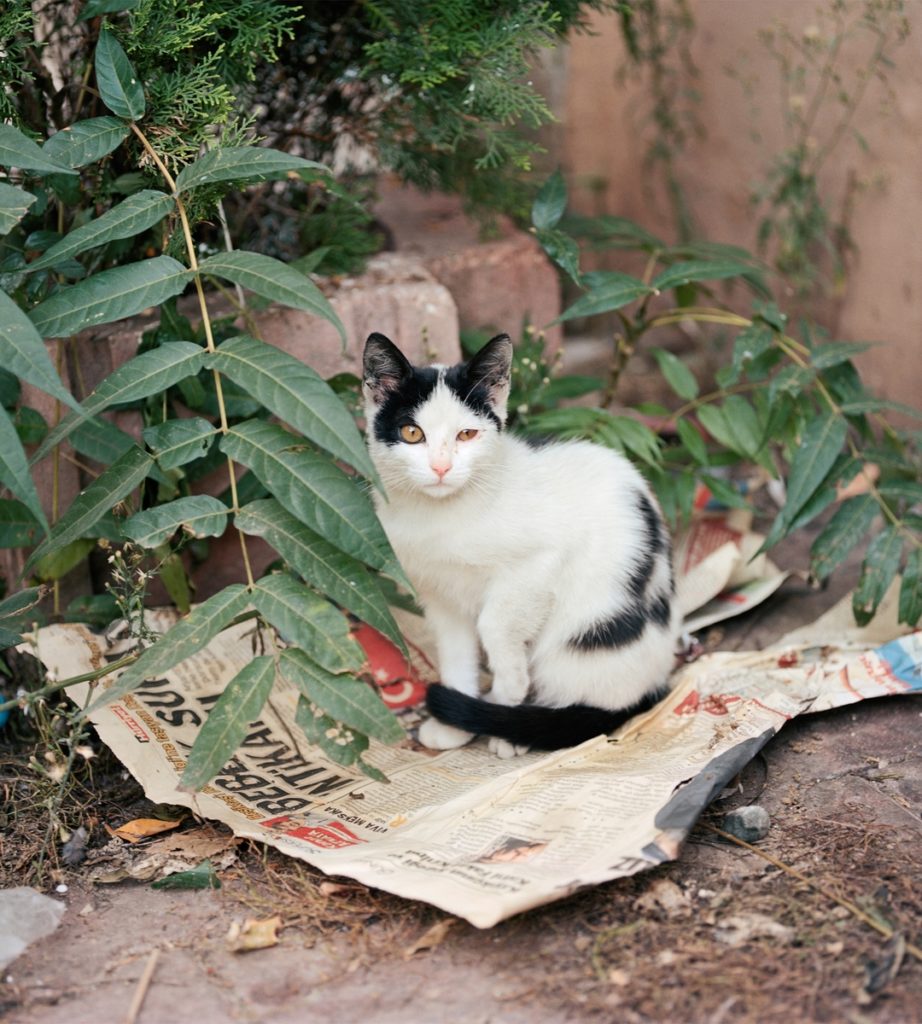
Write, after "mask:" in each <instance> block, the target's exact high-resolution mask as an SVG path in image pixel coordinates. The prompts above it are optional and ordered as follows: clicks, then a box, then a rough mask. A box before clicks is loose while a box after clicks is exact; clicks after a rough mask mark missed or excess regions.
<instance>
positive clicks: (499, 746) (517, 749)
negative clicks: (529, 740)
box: [487, 736, 531, 758]
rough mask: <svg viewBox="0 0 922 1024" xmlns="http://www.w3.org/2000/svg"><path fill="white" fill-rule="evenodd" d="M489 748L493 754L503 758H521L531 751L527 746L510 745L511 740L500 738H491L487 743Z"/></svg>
mask: <svg viewBox="0 0 922 1024" xmlns="http://www.w3.org/2000/svg"><path fill="white" fill-rule="evenodd" d="M487 746H488V747H489V748H490V752H491V753H493V754H496V756H497V757H502V758H510V757H521V756H522V754H527V753H528V751H529V750H530V749H531V748H530V747H529V746H527V745H526V744H522V743H510V742H509V740H503V739H500V738H499V736H491V737H490V738H489V739H488V741H487Z"/></svg>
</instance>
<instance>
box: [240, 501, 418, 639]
mask: <svg viewBox="0 0 922 1024" xmlns="http://www.w3.org/2000/svg"><path fill="white" fill-rule="evenodd" d="M234 525H235V526H236V527H237V529H238V530H240V531H241V532H242V533H246V534H248V535H249V536H253V537H262V538H263V539H264V540H265V541H267V542H268V543H269V544H271V545H272V547H274V548H275V550H276V551H278V553H279V554H280V555H281V556H282V558H284V559H285V561H286V562H287V563H288V564H289V565H290V566H291V568H292V569H294V571H295V572H296V573H298V575H299V576H301V577H303V578H304V579H305V580H306V581H307V582H308V583H309V584H310V585H311V586H312V587H315V588H316V589H317V590H320V591H321V592H322V593H324V594H328V595H329V596H330V597H332V598H333V600H334V601H336V602H337V603H338V604H340V605H342V606H343V607H344V608H348V609H349V611H351V612H353V613H354V614H355V615H356V616H357V617H358V618H359V619H361V620H362V621H363V622H367V623H368V625H369V626H372V627H373V628H374V629H377V630H378V632H380V633H383V634H384V635H385V636H386V637H388V638H389V639H391V640H393V642H394V643H395V644H397V645H398V647H400V648H404V641H403V637H402V636H401V635H400V630H399V629H398V628H397V623H396V622H395V621H394V618H393V616H392V615H391V612H390V609H389V608H388V606H387V601H385V599H384V597H383V595H382V593H381V591H380V589H379V588H378V585H377V583H376V582H375V580H374V579H373V577H371V576H370V575H369V573H368V572H367V570H366V569H365V568H364V566H362V565H361V564H360V563H359V562H357V561H355V559H353V558H351V557H350V556H349V555H345V554H343V553H342V552H341V551H339V550H337V549H336V548H335V547H333V545H332V544H329V543H328V542H327V541H325V540H324V539H323V538H322V537H320V536H318V535H317V534H316V533H314V532H313V530H309V529H308V528H307V527H306V526H304V524H303V523H301V522H299V521H298V520H297V519H296V518H295V517H294V516H293V515H291V513H290V512H287V511H286V510H285V509H284V508H282V506H281V505H280V504H279V503H278V502H277V501H276V500H275V499H274V498H263V499H260V500H259V501H253V502H251V503H250V504H249V505H247V506H245V507H244V508H242V509H241V510H240V511H239V512H238V513H237V515H236V517H235V520H234Z"/></svg>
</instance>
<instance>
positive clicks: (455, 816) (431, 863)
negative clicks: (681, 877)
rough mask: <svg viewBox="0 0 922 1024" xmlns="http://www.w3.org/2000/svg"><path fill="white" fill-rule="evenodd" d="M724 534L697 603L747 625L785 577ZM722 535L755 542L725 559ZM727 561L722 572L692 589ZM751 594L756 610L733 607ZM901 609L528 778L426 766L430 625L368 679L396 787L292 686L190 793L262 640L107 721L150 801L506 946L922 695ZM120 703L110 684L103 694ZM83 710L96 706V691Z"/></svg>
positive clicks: (480, 743)
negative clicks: (814, 743)
mask: <svg viewBox="0 0 922 1024" xmlns="http://www.w3.org/2000/svg"><path fill="white" fill-rule="evenodd" d="M718 519H719V520H720V521H718V520H714V521H710V522H709V523H708V524H707V525H706V526H705V527H702V528H701V532H700V533H699V536H698V537H697V539H694V538H693V543H691V544H689V545H688V546H687V548H686V549H685V552H686V553H682V549H681V548H680V556H679V557H680V558H683V559H685V561H684V562H680V563H679V566H680V568H682V569H683V579H684V582H683V584H680V589H681V587H682V586H684V587H685V590H684V591H683V593H684V594H685V595H686V600H688V601H689V602H691V601H692V600H695V601H697V603H698V605H699V606H700V605H704V606H707V605H708V604H709V603H712V602H713V601H714V599H715V598H718V597H720V598H722V600H723V602H724V604H725V605H726V606H727V607H726V608H724V609H723V612H724V613H726V614H731V613H732V612H733V610H734V609H737V610H739V608H740V606H741V605H745V606H747V607H751V604H752V601H753V600H754V599H753V598H752V596H751V591H752V584H753V582H754V581H760V580H761V581H765V580H772V581H774V578H775V577H777V576H778V575H781V574H779V573H778V572H777V570H775V569H774V567H771V566H770V565H765V564H763V565H762V566H760V567H757V572H756V573H755V574H754V575H753V572H752V566H747V567H746V568H747V570H748V578H742V579H734V577H733V574H734V572H735V571H736V570H738V569H739V568H740V565H741V563H744V562H745V559H746V558H748V555H745V554H741V553H742V552H751V551H754V550H755V549H756V548H757V547H758V543H759V541H753V539H752V537H751V535H750V534H749V533H748V530H747V529H746V525H747V524H745V523H737V524H736V527H734V526H732V525H730V524H729V523H728V521H727V519H728V517H727V516H726V514H724V515H723V517H718ZM737 527H739V528H737ZM721 531H724V533H725V534H726V533H727V532H728V531H729V532H730V533H736V534H738V536H737V537H729V536H724V537H723V539H721V537H720V536H719V535H720V533H721ZM728 545H729V547H731V548H733V550H734V551H735V552H736V558H735V559H733V558H731V557H730V552H729V551H728V550H727V546H728ZM753 545H754V546H753ZM687 552H691V554H688V553H687ZM718 556H719V557H718ZM709 560H710V562H711V569H710V570H709V571H707V572H699V573H698V578H697V581H695V580H694V579H692V580H691V581H689V579H688V577H689V575H691V574H693V573H694V571H695V570H696V569H698V568H700V566H702V565H705V564H706V563H708V561H709ZM718 562H719V566H718V567H717V569H714V566H715V565H716V564H717V563H718ZM744 576H745V574H744ZM718 577H720V578H718ZM779 582H780V581H779ZM776 585H777V584H776ZM740 586H741V587H743V588H744V590H745V588H746V587H749V588H750V593H749V594H745V593H744V596H743V599H742V601H740V602H734V601H732V600H728V599H727V595H728V593H732V592H733V590H734V589H735V588H736V587H740ZM688 595H691V596H688ZM895 603H896V602H895V596H894V595H891V598H890V599H889V600H885V602H884V604H883V605H882V606H881V611H880V613H879V614H878V616H877V618H876V619H875V620H874V621H873V622H872V623H871V625H870V626H868V627H866V628H864V629H860V630H859V629H857V628H856V627H855V626H854V624H853V623H852V622H851V613H850V608H849V607H847V606H846V604H845V603H844V602H843V604H842V605H841V606H837V607H836V609H834V610H833V612H832V613H828V614H827V615H826V616H824V617H823V619H821V620H819V622H818V623H817V624H816V629H815V630H813V631H812V632H811V630H810V628H809V627H807V628H804V629H801V630H799V631H798V632H797V633H796V634H791V635H789V636H788V637H787V638H785V639H784V640H783V641H781V642H780V643H778V644H776V645H774V646H773V647H772V648H770V649H766V650H763V651H752V652H718V653H714V654H709V655H706V656H705V657H702V658H700V659H699V660H698V661H696V662H694V663H692V664H688V665H686V666H684V667H682V668H680V669H679V670H678V671H677V673H676V676H675V680H674V688H673V690H672V691H671V693H670V694H669V696H668V697H667V698H665V699H664V700H663V701H662V702H661V703H660V704H659V705H657V706H656V707H655V708H653V709H652V710H651V711H649V712H647V713H646V714H644V715H642V716H638V717H637V718H635V719H633V720H632V721H630V722H629V723H627V725H626V726H624V727H623V728H622V729H621V730H619V731H618V732H616V733H614V734H613V735H611V736H599V737H597V738H595V739H592V740H590V741H588V742H586V743H584V744H582V745H581V746H578V747H575V748H572V749H568V750H561V751H557V752H554V753H552V754H548V753H543V752H534V753H529V754H526V755H524V756H521V757H518V758H515V759H512V760H503V759H500V758H498V757H496V756H495V755H493V754H492V753H490V751H489V750H488V749H487V745H486V742H485V741H484V740H477V741H475V742H473V743H472V744H470V745H469V746H466V747H462V748H460V749H456V750H451V751H444V752H442V751H432V750H428V749H426V748H425V747H423V746H421V745H420V744H419V743H418V742H417V741H416V738H415V737H416V732H417V729H418V726H419V724H420V722H421V721H422V716H423V714H424V713H425V712H424V711H423V707H424V697H425V685H426V683H427V682H428V681H430V680H431V679H433V678H435V675H434V671H433V669H432V664H431V662H430V660H429V658H428V657H427V654H426V637H425V633H424V631H423V630H422V628H421V627H422V621H421V620H419V619H417V618H416V617H415V616H410V615H405V616H404V617H403V619H402V620H401V623H402V625H403V626H405V630H406V633H407V636H408V640H409V642H410V645H411V650H412V652H413V653H412V657H411V659H410V662H405V661H404V659H403V657H402V655H400V653H399V652H398V651H397V650H396V648H393V647H391V646H390V644H389V642H388V641H386V640H384V638H382V637H380V636H378V635H377V634H375V633H374V632H373V631H372V630H369V629H368V627H361V628H360V629H359V630H358V631H357V638H358V639H359V640H360V642H361V643H362V644H363V647H364V648H365V651H366V654H367V655H368V661H369V679H370V681H371V682H372V683H373V684H374V685H377V686H378V687H379V689H380V693H381V696H382V699H383V700H384V701H385V703H387V704H388V705H389V706H390V707H391V708H392V709H393V710H394V711H395V712H396V714H397V715H398V718H399V720H400V721H401V723H402V725H403V726H404V728H405V732H406V738H405V740H404V741H403V742H401V743H400V744H398V745H396V746H386V745H382V744H380V743H376V742H374V741H372V744H371V747H370V749H369V751H368V752H367V753H366V755H365V758H366V760H367V761H368V763H369V764H371V765H372V766H373V767H375V768H377V769H379V770H380V771H381V772H383V773H384V775H385V776H386V777H387V779H388V781H387V782H380V781H374V780H372V779H369V778H368V777H367V776H366V775H364V774H362V773H361V771H360V770H359V769H355V770H353V769H352V768H343V767H341V766H339V765H337V764H335V763H333V762H331V761H330V760H328V759H327V758H325V757H324V756H323V754H322V753H321V752H320V751H319V750H318V749H317V748H316V747H314V746H312V745H311V744H310V743H309V742H308V741H307V740H306V739H305V737H304V735H303V733H302V732H301V730H300V729H299V728H298V727H297V726H296V724H295V709H296V705H297V697H298V692H297V691H296V689H295V688H294V687H293V686H291V685H289V684H287V683H286V682H285V681H284V680H282V679H279V680H278V681H277V683H276V686H275V689H274V690H273V693H272V696H271V697H270V700H269V703H268V704H267V705H266V707H265V709H264V711H263V713H262V714H261V716H260V718H259V720H258V721H255V722H253V723H252V724H251V726H250V728H249V731H248V733H247V735H246V737H245V739H244V741H243V743H242V745H241V746H240V748H239V750H238V751H237V753H236V755H235V756H234V757H233V758H232V759H231V760H230V761H229V762H228V763H227V764H226V765H225V766H224V767H223V769H222V770H221V772H220V773H219V774H218V775H217V776H216V777H215V778H214V779H213V780H212V781H211V782H210V783H209V784H208V785H207V786H205V787H204V789H203V790H202V791H201V792H198V793H194V794H190V793H187V792H183V791H181V790H180V789H179V788H178V786H179V781H180V776H181V774H182V771H183V768H184V767H185V762H186V757H187V755H188V751H189V750H190V749H191V747H192V744H193V743H194V741H195V738H196V736H197V735H198V730H199V729H200V727H201V725H202V722H203V721H204V720H205V718H206V716H207V713H208V710H209V708H210V707H211V706H212V705H213V704H214V702H215V701H216V699H217V698H218V696H219V695H220V693H221V692H222V690H223V688H224V686H225V685H226V684H227V683H228V682H229V681H230V680H231V679H232V678H233V676H234V675H235V674H236V673H237V672H238V671H239V670H240V668H242V667H243V666H244V665H245V664H247V663H248V662H249V661H250V660H251V659H252V657H253V653H254V652H253V632H254V627H253V624H252V623H251V622H244V623H241V624H239V625H237V626H235V627H233V628H231V629H229V630H226V631H224V632H223V633H222V634H220V635H219V636H218V637H216V638H215V639H214V640H213V641H212V642H211V643H210V644H209V645H208V646H207V647H206V648H204V649H203V650H202V651H201V652H200V653H199V654H197V655H195V656H194V657H192V658H189V659H188V660H186V661H185V662H183V663H182V664H180V665H179V666H178V667H177V668H176V669H173V670H171V671H170V672H168V673H166V674H165V675H164V677H163V678H157V679H150V680H147V681H146V682H145V683H144V684H143V685H142V686H141V687H139V688H138V689H136V690H135V691H134V692H132V693H131V694H129V695H127V696H125V697H123V698H122V699H120V700H116V701H113V702H112V703H111V704H109V705H108V706H106V707H104V708H101V709H100V710H99V711H98V712H95V713H94V714H93V715H92V716H91V719H92V721H93V723H94V725H95V726H96V728H97V730H98V732H99V734H100V736H101V738H102V740H103V741H104V742H105V743H106V744H107V745H108V746H110V747H111V749H112V750H113V751H114V752H115V754H116V755H117V756H118V757H119V759H120V760H121V761H122V762H123V763H124V765H125V767H126V768H127V769H128V770H129V771H130V772H131V773H132V774H133V775H134V776H135V778H137V779H138V781H139V782H140V783H141V785H142V786H143V788H144V791H145V793H146V795H147V796H148V797H149V798H150V799H151V800H153V801H155V802H163V803H171V804H182V805H185V806H188V807H190V808H191V809H192V810H193V811H194V812H195V813H196V814H197V815H200V816H201V817H203V818H207V819H212V820H216V821H221V822H223V823H224V824H226V825H228V826H229V827H230V828H231V829H232V830H233V832H234V833H235V834H236V835H237V836H240V837H248V838H252V839H256V840H259V841H261V842H265V843H268V844H270V845H272V846H274V847H276V848H277V849H279V850H280V851H282V852H284V853H285V854H288V855H290V856H292V857H296V858H299V859H301V860H304V861H306V862H308V863H310V864H312V865H314V866H316V867H318V868H320V869H321V870H323V871H325V872H327V873H329V874H331V875H339V876H347V877H349V878H353V879H356V880H358V881H360V882H363V883H365V884H367V885H370V886H375V887H377V888H380V889H383V890H386V891H388V892H391V893H395V894H397V895H400V896H404V897H408V898H411V899H416V900H423V901H427V902H429V903H431V904H433V905H435V906H437V907H440V908H442V909H443V910H445V911H448V912H450V913H452V914H456V915H457V916H459V917H462V918H464V919H466V920H467V921H469V922H471V923H472V924H473V925H475V926H477V927H480V928H487V927H490V926H492V925H494V924H496V923H497V922H498V921H501V920H503V919H505V918H507V917H510V916H512V915H514V914H516V913H519V912H521V911H524V910H526V909H529V908H531V907H536V906H539V905H541V904H545V903H548V902H551V901H553V900H556V899H559V898H561V897H563V896H566V895H568V894H569V893H572V892H574V891H576V890H577V889H580V888H582V887H585V886H591V885H596V884H599V883H601V882H605V881H608V880H610V879H614V878H618V877H623V876H627V875H631V874H634V873H636V872H638V871H642V870H644V869H645V868H649V867H653V866H655V865H657V864H659V863H662V862H663V861H666V860H671V859H675V858H676V857H677V856H678V855H679V851H680V848H681V846H682V843H683V841H684V839H685V837H686V836H687V834H688V832H689V831H690V829H691V828H692V826H693V824H694V822H695V821H696V819H697V817H698V816H699V814H700V813H701V811H702V810H703V809H704V808H705V807H706V806H707V804H708V803H709V802H710V800H711V799H712V798H713V797H714V796H716V795H717V794H719V793H720V792H721V790H722V789H723V788H724V786H725V785H726V784H727V783H728V782H729V780H730V779H732V778H733V776H734V775H736V773H737V772H738V771H739V770H740V769H741V768H742V767H743V766H744V765H745V764H746V763H747V762H748V761H749V760H750V759H751V758H752V757H753V756H754V755H755V754H756V753H757V751H758V750H759V749H760V748H761V747H762V746H764V744H765V743H767V742H768V740H769V739H770V738H771V737H772V736H774V735H775V734H776V733H777V732H778V730H779V729H781V728H782V727H783V726H784V724H785V723H786V722H788V721H789V720H790V719H791V718H793V717H795V716H796V715H799V714H803V713H807V712H811V711H820V710H825V709H828V708H833V707H838V706H840V705H844V704H849V703H853V702H856V701H859V700H863V699H865V698H870V697H878V696H887V695H892V694H905V693H912V692H922V631H919V632H915V633H912V634H908V635H903V636H900V635H899V634H900V632H901V631H900V629H899V628H898V627H897V626H896V611H895ZM173 617H174V613H172V612H170V611H167V610H161V611H152V612H150V613H149V625H150V626H151V627H152V628H154V629H164V628H166V627H167V626H168V625H169V624H170V622H171V621H172V619H173ZM720 617H722V616H720ZM690 618H691V617H690ZM692 621H693V618H692ZM712 621H716V620H712ZM28 649H29V650H30V651H31V653H32V654H34V655H36V656H37V657H39V658H40V660H41V661H42V662H43V663H44V664H45V666H46V668H47V669H48V671H49V672H50V673H52V674H53V676H54V677H56V678H67V677H69V676H72V675H78V674H80V673H84V672H88V671H91V670H94V669H96V668H98V667H99V666H100V665H102V664H103V663H104V662H105V660H106V659H109V660H116V659H117V658H119V657H121V656H122V655H123V654H124V648H123V646H119V645H118V644H114V643H112V642H109V641H107V640H106V638H105V636H104V635H101V634H99V633H97V632H95V631H94V630H92V629H91V628H90V627H87V626H83V625H75V624H58V625H52V626H48V627H45V628H43V629H41V630H39V631H38V632H37V633H35V634H34V635H33V636H32V637H30V638H29V644H28ZM107 684H108V685H111V684H112V679H111V678H110V679H109V680H108V681H107V682H103V683H102V684H101V685H102V686H103V687H105V686H106V685H107ZM98 685H100V684H97V686H98ZM67 692H68V695H69V696H70V697H71V698H72V699H73V700H74V701H75V702H76V703H77V704H78V705H80V706H83V705H84V704H85V703H86V700H87V697H88V695H89V684H85V683H84V684H79V685H77V686H74V687H71V688H69V689H68V691H67ZM97 692H98V691H97Z"/></svg>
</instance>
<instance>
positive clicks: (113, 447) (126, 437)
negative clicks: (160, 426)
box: [70, 417, 156, 476]
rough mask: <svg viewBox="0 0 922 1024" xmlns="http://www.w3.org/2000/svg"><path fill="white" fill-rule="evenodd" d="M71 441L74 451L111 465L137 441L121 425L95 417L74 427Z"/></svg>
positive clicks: (152, 472)
mask: <svg viewBox="0 0 922 1024" xmlns="http://www.w3.org/2000/svg"><path fill="white" fill-rule="evenodd" d="M70 443H71V446H72V447H73V449H74V451H76V452H79V453H80V454H81V455H85V456H86V457H87V458H88V459H93V460H94V461H95V462H101V463H102V464H103V465H104V466H110V465H112V463H113V462H115V460H116V459H117V458H118V457H119V456H121V455H124V454H125V452H127V451H128V449H129V448H134V446H135V443H136V442H135V439H134V438H133V437H132V436H131V434H129V433H128V432H127V431H125V430H122V429H121V427H117V426H116V425H115V424H114V423H110V422H109V421H108V420H104V419H101V418H96V417H94V418H93V419H91V420H85V421H84V422H83V423H81V424H80V425H79V426H78V427H76V428H75V429H74V431H73V432H72V433H71V435H70ZM155 469H156V467H154V468H152V469H151V474H150V475H151V476H154V475H155Z"/></svg>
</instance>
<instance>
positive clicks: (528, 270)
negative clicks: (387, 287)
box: [375, 178, 562, 353]
mask: <svg viewBox="0 0 922 1024" xmlns="http://www.w3.org/2000/svg"><path fill="white" fill-rule="evenodd" d="M375 215H376V216H377V218H378V219H379V220H380V221H381V223H382V224H383V225H384V226H385V227H386V228H387V230H388V233H389V234H390V236H391V238H392V241H393V245H394V248H395V249H396V250H397V251H398V252H401V253H407V254H409V255H411V256H414V257H415V258H416V259H418V260H419V261H420V262H421V263H422V264H423V265H424V266H425V267H426V269H427V270H428V271H429V272H430V273H431V274H432V276H433V277H434V278H435V279H436V280H437V281H440V282H441V283H442V284H443V285H445V287H446V288H447V289H448V291H449V292H450V293H451V295H452V298H454V300H455V303H456V304H457V306H458V317H459V321H460V325H461V329H462V330H468V329H471V330H481V329H485V330H488V331H497V332H499V331H505V332H506V333H508V334H510V335H511V336H512V338H513V339H514V340H515V339H517V338H518V337H519V335H520V332H521V330H522V327H523V325H524V324H525V323H530V324H532V325H533V326H534V327H536V328H539V329H540V328H544V327H546V326H547V325H548V324H549V323H550V321H552V320H554V319H556V318H557V317H558V316H559V315H560V282H559V280H558V277H557V271H556V270H555V269H554V267H553V266H552V264H551V262H550V261H549V260H548V258H547V256H545V254H544V251H543V250H542V248H541V246H540V245H538V242H537V240H536V239H535V238H534V236H532V235H530V234H528V233H527V232H524V231H519V230H518V229H517V228H515V226H514V225H513V224H512V223H511V222H510V221H509V220H508V218H505V217H498V218H497V220H496V224H495V226H494V232H495V234H494V237H492V238H491V239H488V240H484V239H482V238H481V231H480V228H479V226H478V225H477V224H476V222H474V221H473V220H471V218H469V217H467V216H466V215H465V214H464V212H463V211H462V208H461V201H460V199H459V198H458V197H457V196H447V195H442V194H440V193H423V192H420V191H419V190H417V189H414V188H410V187H407V186H403V185H398V184H396V183H395V182H394V181H393V180H391V179H388V178H385V179H382V181H381V182H380V183H379V200H378V202H377V204H376V206H375ZM546 338H547V348H548V351H549V353H553V352H555V351H556V350H557V349H558V348H559V347H560V344H561V340H562V333H561V327H560V325H559V324H558V325H556V326H554V327H547V330H546Z"/></svg>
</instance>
